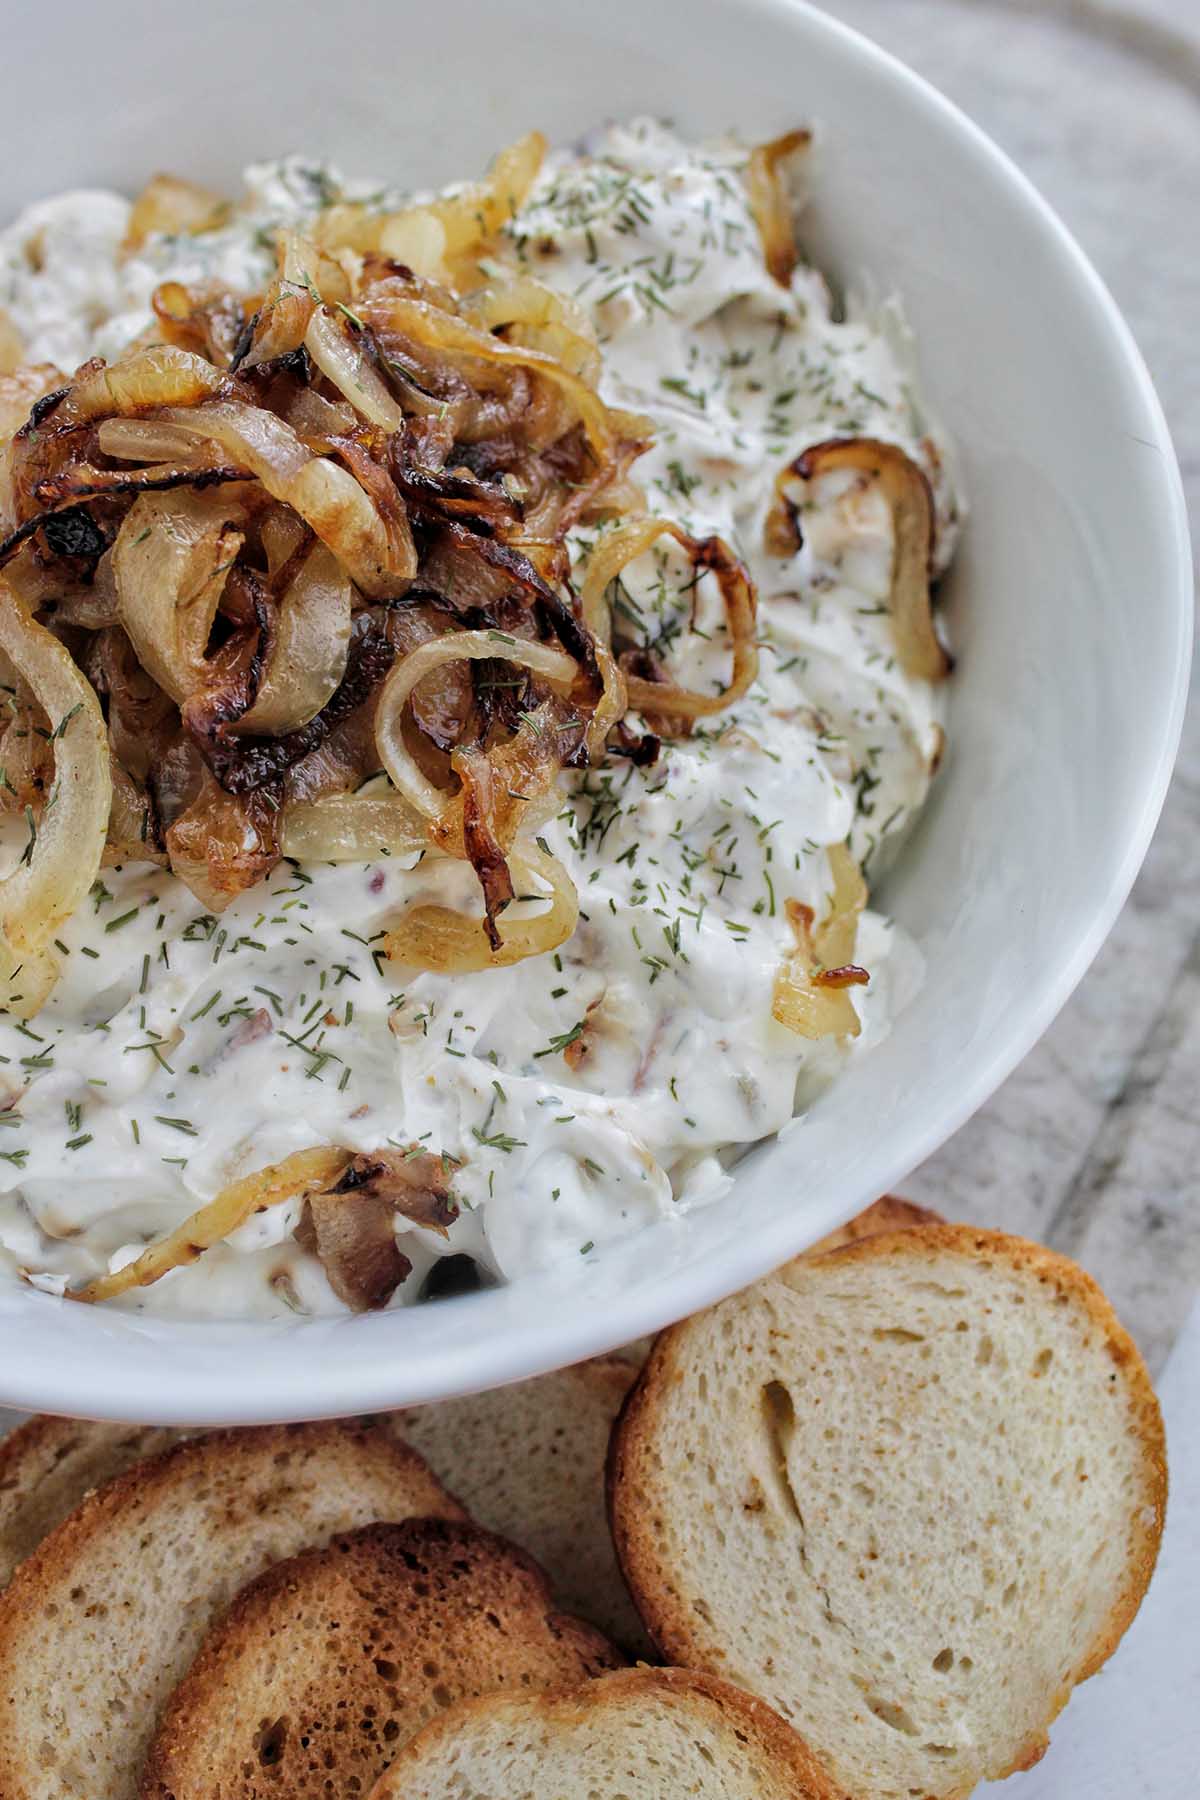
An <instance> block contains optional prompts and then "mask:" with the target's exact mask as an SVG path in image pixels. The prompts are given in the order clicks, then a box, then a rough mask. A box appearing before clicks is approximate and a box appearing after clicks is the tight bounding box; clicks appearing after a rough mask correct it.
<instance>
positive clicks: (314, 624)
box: [230, 544, 354, 737]
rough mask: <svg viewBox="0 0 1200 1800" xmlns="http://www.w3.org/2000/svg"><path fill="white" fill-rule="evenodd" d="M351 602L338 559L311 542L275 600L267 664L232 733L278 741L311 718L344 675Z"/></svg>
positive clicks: (347, 581) (327, 701)
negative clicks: (251, 700)
mask: <svg viewBox="0 0 1200 1800" xmlns="http://www.w3.org/2000/svg"><path fill="white" fill-rule="evenodd" d="M353 599H354V589H353V588H352V586H351V584H350V579H349V577H348V576H347V574H346V572H345V570H344V569H343V568H342V566H341V564H340V563H339V562H338V559H337V557H336V556H334V554H333V552H332V551H331V550H328V549H326V547H325V545H324V544H315V545H314V546H313V548H312V549H311V550H310V551H309V553H308V555H307V556H306V557H305V559H304V561H303V563H302V564H301V565H300V568H299V570H298V571H297V574H296V577H295V580H294V581H293V582H292V583H291V585H290V587H289V588H288V589H287V591H286V593H285V594H284V596H283V599H282V600H281V602H280V605H279V616H278V618H277V620H276V622H275V634H274V643H273V645H272V649H271V660H270V662H269V663H268V665H267V669H266V673H265V674H264V676H263V678H262V680H261V682H260V684H259V688H258V693H257V694H256V696H255V699H254V704H253V706H251V708H250V710H249V711H248V712H245V713H243V714H242V716H241V718H240V719H237V720H236V721H234V722H232V723H231V726H230V729H231V730H233V731H236V732H238V733H242V732H253V733H262V734H265V735H266V736H267V737H282V736H283V735H284V734H285V733H286V732H289V731H298V730H299V728H300V726H301V725H307V724H308V722H309V720H310V719H315V718H316V716H317V714H318V713H319V712H320V711H321V709H322V707H324V706H326V705H327V704H328V703H329V701H330V700H331V699H332V698H333V696H334V694H335V693H336V692H337V690H338V688H339V687H340V686H341V683H342V678H343V676H344V675H345V673H346V663H347V661H348V659H349V655H350V613H351V608H352V605H353Z"/></svg>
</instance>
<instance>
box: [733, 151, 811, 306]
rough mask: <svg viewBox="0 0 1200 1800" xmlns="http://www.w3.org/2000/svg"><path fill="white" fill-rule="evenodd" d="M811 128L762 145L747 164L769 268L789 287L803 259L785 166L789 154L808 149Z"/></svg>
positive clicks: (749, 189) (753, 208) (752, 208)
mask: <svg viewBox="0 0 1200 1800" xmlns="http://www.w3.org/2000/svg"><path fill="white" fill-rule="evenodd" d="M811 143H812V132H811V131H788V132H785V133H784V135H783V136H782V137H777V138H772V139H771V142H770V143H769V144H759V145H758V147H757V148H756V149H754V150H752V151H751V152H750V160H749V162H748V163H747V164H746V189H747V192H748V194H749V199H750V211H751V212H752V213H753V215H754V222H755V224H756V225H757V226H758V230H759V235H760V236H761V238H762V245H763V256H764V258H765V260H766V265H767V269H768V271H769V272H770V274H771V275H772V276H774V278H775V280H776V281H777V282H778V283H779V285H780V287H787V285H788V283H789V281H790V280H791V277H792V270H793V269H794V268H795V267H796V264H797V262H798V261H799V260H800V258H799V253H798V251H797V249H796V228H795V216H794V210H793V207H792V202H791V199H790V196H789V194H788V191H787V183H786V181H785V179H784V175H783V167H782V165H784V164H785V163H786V162H787V161H788V158H789V157H792V156H795V155H796V154H797V153H798V152H799V151H801V150H807V149H808V147H809V145H810V144H811Z"/></svg>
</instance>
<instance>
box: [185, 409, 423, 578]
mask: <svg viewBox="0 0 1200 1800" xmlns="http://www.w3.org/2000/svg"><path fill="white" fill-rule="evenodd" d="M167 417H168V419H169V420H170V421H171V423H173V424H176V425H180V426H183V427H184V428H185V429H189V428H190V429H192V430H194V431H195V432H196V434H197V436H200V437H211V438H214V439H215V440H216V441H217V443H219V444H220V445H222V447H223V448H224V449H225V450H226V451H227V452H228V453H229V454H230V455H231V456H235V457H236V458H237V459H238V461H239V462H241V463H244V464H245V465H246V466H247V468H249V469H250V470H251V471H252V473H253V474H254V475H255V477H256V478H257V479H258V480H259V481H261V483H262V485H263V486H264V487H265V488H266V490H267V492H268V493H269V494H271V495H273V496H274V498H275V499H276V500H283V501H285V502H286V503H287V505H289V506H291V507H294V508H295V510H296V511H297V512H298V513H299V514H300V516H301V518H303V519H305V520H307V522H308V523H309V525H311V526H312V529H313V530H314V531H315V532H316V534H317V536H318V537H319V538H320V539H321V540H322V542H323V543H326V544H328V546H329V548H330V549H331V550H332V551H333V553H334V555H335V556H336V557H337V558H338V560H339V562H341V563H342V564H343V566H344V567H345V569H346V572H347V574H348V575H349V576H350V578H351V580H352V581H353V582H354V583H355V585H356V586H357V587H360V588H361V589H362V590H363V592H364V593H366V594H371V595H373V596H378V597H380V598H388V597H391V596H394V595H395V594H396V593H397V592H399V591H401V590H402V588H403V587H404V585H405V584H406V583H407V582H409V581H411V580H412V578H413V576H414V575H415V574H416V572H417V558H416V552H415V550H414V548H413V542H412V537H411V534H408V533H407V532H405V533H404V534H403V535H402V534H401V533H400V532H398V531H396V530H393V529H390V528H389V525H388V523H386V522H385V521H384V520H383V519H382V518H381V517H380V515H379V512H378V510H377V509H376V508H375V507H374V506H373V505H372V504H371V502H370V500H369V499H368V497H367V495H366V494H365V492H364V491H363V489H362V488H361V487H360V486H359V484H358V482H357V481H355V479H354V477H353V476H352V475H349V474H347V472H346V470H345V469H342V468H339V467H338V465H337V464H336V463H334V462H331V461H330V459H329V458H328V457H325V456H315V455H313V453H312V452H311V451H310V450H307V449H305V447H304V445H303V444H302V443H301V442H300V440H299V438H298V437H297V436H296V434H295V432H294V431H293V430H292V429H291V427H290V426H288V425H285V424H284V422H283V420H282V419H278V418H276V417H275V415H274V413H269V412H267V411H265V410H264V409H263V408H262V407H258V406H247V405H244V404H243V403H241V402H240V401H237V400H217V401H212V402H210V403H209V404H207V405H204V406H197V407H196V408H195V410H194V411H192V412H190V413H187V412H182V411H172V412H170V413H168V414H167Z"/></svg>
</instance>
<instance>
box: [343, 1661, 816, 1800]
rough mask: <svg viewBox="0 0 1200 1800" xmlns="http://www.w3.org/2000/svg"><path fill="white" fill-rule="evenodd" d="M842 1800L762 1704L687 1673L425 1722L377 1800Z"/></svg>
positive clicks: (661, 1672)
mask: <svg viewBox="0 0 1200 1800" xmlns="http://www.w3.org/2000/svg"><path fill="white" fill-rule="evenodd" d="M685 1796H686V1797H687V1800H840V1797H839V1796H838V1795H837V1794H836V1790H835V1789H834V1788H833V1787H831V1786H830V1785H829V1783H828V1782H827V1780H826V1779H825V1777H824V1775H823V1774H822V1772H821V1770H820V1768H819V1767H818V1766H817V1765H816V1764H815V1763H814V1762H813V1760H812V1758H811V1757H810V1756H809V1755H808V1752H807V1751H806V1749H805V1747H804V1745H803V1744H802V1743H801V1742H800V1739H799V1738H798V1737H797V1736H796V1734H795V1732H794V1731H792V1730H791V1729H790V1728H789V1727H788V1726H787V1725H785V1724H784V1722H783V1720H782V1719H781V1718H780V1717H779V1715H778V1714H777V1713H773V1712H772V1711H771V1709H770V1707H769V1706H764V1705H763V1704H762V1702H761V1701H760V1700H754V1699H752V1698H751V1696H750V1695H749V1694H744V1693H742V1692H740V1691H739V1690H738V1689H737V1688H734V1687H730V1685H729V1684H728V1682H724V1681H716V1680H714V1679H713V1677H712V1676H711V1675H700V1674H696V1673H693V1672H692V1671H691V1670H688V1669H645V1668H640V1669H626V1670H624V1671H622V1672H621V1673H620V1674H616V1675H604V1676H602V1677H601V1678H600V1679H599V1680H598V1681H589V1682H586V1683H585V1684H584V1685H583V1686H582V1687H576V1688H563V1689H559V1690H557V1691H555V1692H552V1693H544V1694H529V1695H521V1696H520V1697H514V1696H509V1695H506V1694H495V1695H493V1696H492V1697H491V1698H490V1699H487V1700H475V1701H469V1702H467V1703H466V1704H464V1705H462V1706H456V1707H454V1708H453V1709H452V1710H451V1711H450V1712H448V1713H444V1714H443V1715H442V1717H441V1718H440V1719H436V1720H435V1721H434V1722H433V1723H432V1724H431V1725H427V1726H426V1727H425V1729H424V1730H423V1731H422V1732H420V1733H419V1734H418V1735H417V1736H416V1737H415V1738H414V1739H413V1740H412V1742H411V1743H410V1744H409V1745H408V1746H407V1748H406V1749H404V1750H402V1751H401V1752H400V1754H399V1756H398V1757H397V1758H396V1761H395V1762H394V1763H393V1764H392V1766H391V1768H390V1769H389V1771H388V1772H387V1774H386V1775H384V1776H383V1777H382V1778H381V1780H380V1781H379V1783H378V1785H377V1786H376V1787H375V1788H374V1790H373V1791H372V1793H371V1795H370V1797H369V1800H684V1797H685Z"/></svg>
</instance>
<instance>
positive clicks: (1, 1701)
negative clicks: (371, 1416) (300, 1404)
mask: <svg viewBox="0 0 1200 1800" xmlns="http://www.w3.org/2000/svg"><path fill="white" fill-rule="evenodd" d="M421 1514H437V1515H440V1516H442V1517H446V1518H462V1517H463V1516H464V1515H463V1513H462V1509H461V1507H460V1506H459V1505H458V1503H457V1502H456V1501H455V1500H453V1499H452V1498H451V1497H450V1495H448V1494H447V1493H446V1492H445V1490H444V1489H443V1488H442V1486H441V1484H440V1483H439V1482H438V1481H437V1480H436V1478H435V1477H434V1475H433V1474H432V1472H431V1471H430V1470H429V1469H428V1468H427V1467H426V1465H425V1463H423V1462H422V1460H421V1458H420V1457H419V1456H418V1455H417V1453H416V1451H415V1450H412V1449H409V1448H407V1447H406V1446H405V1445H403V1444H401V1443H399V1442H397V1441H396V1440H395V1439H394V1438H393V1437H391V1436H389V1434H388V1433H387V1432H386V1431H384V1430H383V1429H382V1428H381V1427H380V1426H378V1425H374V1424H369V1423H364V1422H361V1421H360V1422H356V1423H354V1424H345V1423H335V1422H330V1423H325V1424H315V1425H293V1426H264V1427H260V1428H255V1429H251V1430H242V1431H221V1432H212V1433H209V1434H206V1435H205V1436H203V1437H198V1438H194V1439H192V1440H190V1441H189V1442H186V1443H182V1444H177V1445H176V1446H175V1447H174V1448H173V1449H170V1450H167V1451H165V1452H164V1453H163V1454H162V1455H160V1456H156V1457H153V1458H151V1460H150V1461H148V1462H143V1463H138V1464H137V1465H136V1466H135V1467H133V1468H131V1469H129V1470H127V1471H126V1472H125V1473H124V1474H123V1475H118V1476H117V1477H116V1479H115V1480H113V1481H110V1482H109V1483H108V1484H107V1485H106V1486H105V1487H102V1488H100V1489H98V1490H97V1491H96V1492H95V1493H93V1494H90V1495H89V1496H88V1498H87V1499H86V1500H84V1501H83V1503H82V1505H81V1506H79V1507H78V1508H77V1509H76V1511H75V1512H73V1513H72V1514H71V1516H70V1517H69V1518H68V1519H67V1520H65V1521H64V1523H63V1524H61V1525H60V1526H59V1527H58V1528H57V1530H55V1531H52V1532H51V1533H50V1535H49V1537H47V1538H45V1539H44V1540H43V1542H42V1544H41V1546H40V1547H39V1548H38V1549H37V1550H35V1551H34V1553H33V1555H32V1556H31V1557H29V1558H28V1560H27V1561H26V1562H24V1563H23V1564H22V1565H21V1567H20V1568H19V1569H18V1570H17V1573H16V1574H15V1575H14V1577H13V1579H12V1581H11V1583H10V1584H9V1586H8V1588H7V1590H6V1591H5V1593H4V1594H3V1595H0V1794H2V1795H3V1796H4V1800H132V1797H133V1796H134V1795H136V1793H137V1788H138V1777H139V1774H140V1771H141V1767H142V1763H143V1761H144V1758H145V1753H146V1749H147V1747H148V1745H149V1742H150V1739H151V1737H152V1736H153V1733H154V1729H155V1725H156V1723H157V1718H158V1712H159V1708H160V1706H161V1705H162V1702H163V1701H164V1699H165V1698H166V1696H167V1695H168V1694H169V1693H170V1691H171V1689H172V1688H173V1687H174V1686H175V1684H176V1682H177V1681H178V1680H179V1678H180V1676H181V1675H182V1674H183V1673H184V1671H185V1670H186V1668H187V1667H188V1664H189V1663H190V1662H191V1660H192V1657H193V1656H194V1655H195V1653H196V1650H197V1649H198V1647H199V1645H200V1642H201V1639H202V1638H203V1636H204V1633H205V1631H206V1630H207V1628H208V1626H209V1624H210V1623H211V1621H212V1619H213V1618H214V1616H215V1615H216V1614H217V1613H218V1612H219V1611H220V1610H221V1609H222V1608H223V1607H224V1606H226V1605H227V1604H228V1602H229V1601H230V1600H231V1599H232V1597H233V1595H234V1594H235V1593H236V1592H237V1590H238V1589H239V1588H240V1587H241V1586H242V1585H243V1584H244V1583H245V1582H246V1581H248V1580H249V1579H250V1578H251V1577H253V1576H255V1575H257V1574H259V1573H260V1572H261V1571H262V1570H263V1569H264V1568H266V1567H267V1566H268V1565H269V1564H271V1563H273V1562H278V1561H279V1560H280V1558H281V1557H285V1556H291V1555H294V1554H295V1553H296V1552H297V1551H299V1550H302V1549H307V1548H309V1547H310V1546H314V1545H319V1544H324V1543H327V1542H328V1541H329V1539H330V1538H331V1537H332V1536H333V1535H334V1534H335V1533H336V1532H340V1531H347V1530H353V1529H354V1528H355V1527H356V1526H359V1525H365V1524H370V1523H371V1522H373V1521H374V1520H376V1519H391V1520H399V1519H404V1518H408V1517H412V1516H414V1515H421Z"/></svg>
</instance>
